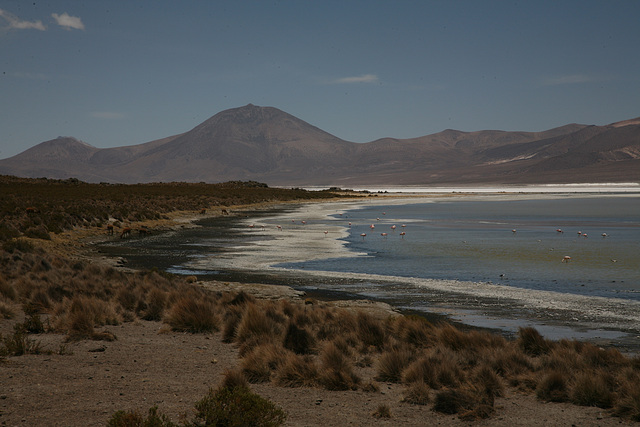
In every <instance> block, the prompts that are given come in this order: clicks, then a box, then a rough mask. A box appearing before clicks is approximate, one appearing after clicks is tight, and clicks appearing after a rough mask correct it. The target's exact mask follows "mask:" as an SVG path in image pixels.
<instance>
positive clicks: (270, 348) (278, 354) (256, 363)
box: [240, 343, 288, 383]
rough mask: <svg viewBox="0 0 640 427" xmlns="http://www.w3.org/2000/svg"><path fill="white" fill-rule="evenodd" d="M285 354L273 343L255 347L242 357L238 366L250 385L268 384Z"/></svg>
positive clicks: (283, 350) (279, 346)
mask: <svg viewBox="0 0 640 427" xmlns="http://www.w3.org/2000/svg"><path fill="white" fill-rule="evenodd" d="M287 354H288V352H287V350H285V349H284V348H283V347H282V346H281V345H278V344H275V343H267V344H263V345H260V346H257V347H255V348H254V349H253V350H252V351H250V352H249V353H248V354H246V355H245V356H244V357H243V359H242V362H241V364H240V366H241V369H242V373H243V374H244V376H245V377H246V378H247V380H248V381H249V382H251V383H262V382H269V381H270V380H271V375H272V373H273V372H275V371H276V370H277V369H278V367H279V366H280V365H281V364H282V363H283V362H284V360H285V359H286V357H287Z"/></svg>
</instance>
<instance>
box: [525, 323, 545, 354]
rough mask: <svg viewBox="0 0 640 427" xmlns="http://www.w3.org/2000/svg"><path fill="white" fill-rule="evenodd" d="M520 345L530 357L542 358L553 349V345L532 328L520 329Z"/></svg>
mask: <svg viewBox="0 0 640 427" xmlns="http://www.w3.org/2000/svg"><path fill="white" fill-rule="evenodd" d="M518 345H519V346H520V349H521V350H522V351H523V352H524V353H525V354H528V355H529V356H540V355H542V354H546V353H547V352H548V351H549V350H550V349H551V344H550V343H549V342H548V341H547V340H546V339H544V337H543V336H542V335H540V332H538V331H537V330H536V329H534V328H532V327H526V328H519V329H518Z"/></svg>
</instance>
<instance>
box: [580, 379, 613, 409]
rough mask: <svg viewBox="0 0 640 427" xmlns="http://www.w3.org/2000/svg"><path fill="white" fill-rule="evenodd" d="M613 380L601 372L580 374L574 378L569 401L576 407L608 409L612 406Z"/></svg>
mask: <svg viewBox="0 0 640 427" xmlns="http://www.w3.org/2000/svg"><path fill="white" fill-rule="evenodd" d="M612 385H613V378H612V377H611V375H609V374H605V373H603V372H595V373H589V372H582V373H580V374H578V375H577V376H576V379H575V383H574V385H573V388H572V390H571V395H570V400H571V402H573V403H575V404H576V405H581V406H597V407H599V408H610V407H611V405H612V404H613V399H614V397H613V390H612Z"/></svg>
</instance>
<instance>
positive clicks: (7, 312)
mask: <svg viewBox="0 0 640 427" xmlns="http://www.w3.org/2000/svg"><path fill="white" fill-rule="evenodd" d="M15 315H16V311H15V310H14V308H13V306H12V304H11V303H9V302H7V301H4V300H2V299H0V318H1V319H13V318H14V317H15Z"/></svg>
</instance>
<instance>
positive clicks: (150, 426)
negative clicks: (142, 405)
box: [107, 406, 178, 427]
mask: <svg viewBox="0 0 640 427" xmlns="http://www.w3.org/2000/svg"><path fill="white" fill-rule="evenodd" d="M107 426H108V427H178V424H174V423H172V422H171V421H170V420H169V418H168V417H167V416H166V415H164V414H161V413H158V407H157V406H153V407H151V408H149V413H148V414H147V416H146V418H145V417H143V416H142V414H140V412H138V411H117V412H116V413H114V414H113V415H112V416H111V418H109V421H108V422H107Z"/></svg>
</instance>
